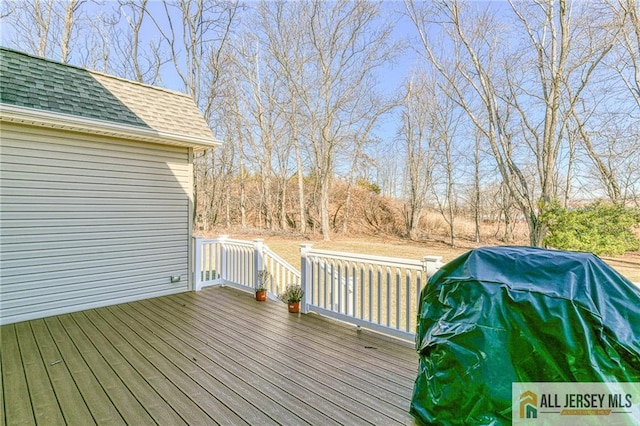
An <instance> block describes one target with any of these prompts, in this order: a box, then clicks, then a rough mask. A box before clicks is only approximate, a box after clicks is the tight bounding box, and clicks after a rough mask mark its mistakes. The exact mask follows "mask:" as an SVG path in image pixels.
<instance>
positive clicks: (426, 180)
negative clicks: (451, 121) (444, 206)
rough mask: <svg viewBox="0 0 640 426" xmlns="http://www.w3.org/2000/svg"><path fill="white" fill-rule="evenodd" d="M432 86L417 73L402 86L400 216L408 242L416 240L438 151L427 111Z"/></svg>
mask: <svg viewBox="0 0 640 426" xmlns="http://www.w3.org/2000/svg"><path fill="white" fill-rule="evenodd" d="M434 87H435V84H434V81H433V80H431V81H429V80H427V78H426V76H425V75H424V74H417V75H416V76H414V77H413V78H411V79H410V80H409V81H408V82H407V83H405V86H404V90H405V96H404V102H403V105H402V112H401V120H402V122H401V123H402V124H401V128H400V132H399V139H400V141H401V144H402V147H403V152H404V155H405V161H406V169H405V173H406V177H405V195H404V197H403V198H404V205H403V216H404V223H405V229H406V232H407V235H408V236H409V238H411V239H416V238H417V232H418V225H419V223H420V218H421V217H422V214H423V210H424V208H425V204H426V197H427V193H428V192H430V189H431V186H432V183H433V169H434V167H435V161H436V154H437V152H438V135H437V130H436V126H437V124H436V122H435V120H436V118H435V117H434V116H433V114H431V112H432V111H431V110H430V107H431V106H432V105H433V104H432V102H431V99H432V98H433V95H434V91H433V89H434Z"/></svg>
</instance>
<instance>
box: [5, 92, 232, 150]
mask: <svg viewBox="0 0 640 426" xmlns="http://www.w3.org/2000/svg"><path fill="white" fill-rule="evenodd" d="M0 120H1V121H8V122H13V123H25V124H31V125H35V126H42V127H49V128H56V129H63V130H69V131H75V132H82V133H89V134H94V135H106V136H113V137H117V138H123V139H133V140H138V141H143V142H153V143H159V144H165V145H175V146H184V147H189V148H193V149H196V150H201V149H210V148H214V147H216V146H219V145H221V144H222V143H223V142H222V141H220V140H217V139H215V138H214V137H213V136H212V137H211V139H208V138H201V137H192V136H184V135H180V134H175V133H169V132H162V131H158V130H155V129H152V128H143V127H136V126H131V125H127V124H120V123H113V122H109V121H104V120H96V119H92V118H85V117H80V116H77V115H70V114H62V113H57V112H51V111H45V110H39V109H35V108H26V107H20V106H15V105H9V104H3V103H0Z"/></svg>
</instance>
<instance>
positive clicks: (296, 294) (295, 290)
mask: <svg viewBox="0 0 640 426" xmlns="http://www.w3.org/2000/svg"><path fill="white" fill-rule="evenodd" d="M302 296H304V292H303V291H302V287H300V286H299V285H298V284H289V285H288V286H287V287H286V288H285V289H284V291H283V292H282V294H281V295H280V299H282V300H283V301H285V302H287V303H295V302H299V301H301V300H302Z"/></svg>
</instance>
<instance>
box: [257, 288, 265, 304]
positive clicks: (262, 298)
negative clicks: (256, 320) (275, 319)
mask: <svg viewBox="0 0 640 426" xmlns="http://www.w3.org/2000/svg"><path fill="white" fill-rule="evenodd" d="M256 300H257V301H258V302H264V301H265V300H267V290H262V291H256Z"/></svg>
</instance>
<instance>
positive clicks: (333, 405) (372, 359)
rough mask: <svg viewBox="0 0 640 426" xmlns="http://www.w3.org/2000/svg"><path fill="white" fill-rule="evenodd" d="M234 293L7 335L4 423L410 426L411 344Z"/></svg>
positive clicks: (22, 328) (212, 291) (120, 309)
mask: <svg viewBox="0 0 640 426" xmlns="http://www.w3.org/2000/svg"><path fill="white" fill-rule="evenodd" d="M286 311H287V310H286V306H285V305H284V304H282V303H280V302H275V301H267V302H256V301H255V300H253V297H252V295H250V294H247V293H243V292H240V291H237V290H233V289H230V288H209V289H206V290H203V291H201V292H198V293H194V292H190V293H182V294H178V295H173V296H166V297H160V298H156V299H148V300H144V301H141V302H135V303H127V304H123V305H116V306H110V307H106V308H100V309H93V310H88V311H84V312H78V313H74V314H68V315H60V316H56V317H50V318H46V319H41V320H34V321H27V322H22V323H18V324H10V325H6V326H3V327H2V328H1V329H0V332H1V351H0V356H1V363H0V365H1V368H2V393H1V394H0V398H2V400H1V401H0V410H1V411H2V416H1V417H2V423H3V424H8V425H13V424H34V423H37V424H43V425H45V424H46V425H53V424H65V423H66V424H73V425H89V424H95V423H97V424H109V425H112V424H113V425H115V424H132V425H143V424H163V425H174V424H176V425H177V424H192V425H204V424H225V425H235V424H251V425H269V424H287V425H300V424H313V425H320V424H321V425H329V424H346V425H356V424H376V425H392V424H413V423H414V420H413V418H412V417H411V416H410V415H409V412H408V411H409V403H410V398H411V392H412V387H413V380H414V379H415V375H416V368H417V355H416V353H415V351H414V349H413V346H412V345H411V344H409V343H407V344H403V343H398V342H397V341H395V340H393V339H390V338H385V337H381V336H379V335H376V334H374V333H371V332H367V331H361V332H357V331H356V330H355V328H354V327H352V326H347V325H343V324H341V323H337V322H334V321H330V320H326V319H323V318H320V317H318V316H317V315H298V314H289V313H287V312H286Z"/></svg>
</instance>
